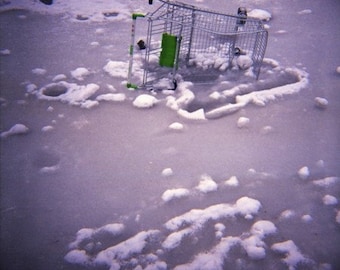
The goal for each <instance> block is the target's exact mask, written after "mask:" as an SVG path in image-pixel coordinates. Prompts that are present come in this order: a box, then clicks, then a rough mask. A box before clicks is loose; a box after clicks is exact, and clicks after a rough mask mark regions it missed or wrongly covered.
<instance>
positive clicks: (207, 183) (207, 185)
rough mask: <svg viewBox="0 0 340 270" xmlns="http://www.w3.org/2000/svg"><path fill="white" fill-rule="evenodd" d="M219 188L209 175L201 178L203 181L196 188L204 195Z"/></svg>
mask: <svg viewBox="0 0 340 270" xmlns="http://www.w3.org/2000/svg"><path fill="white" fill-rule="evenodd" d="M217 188H218V186H217V184H216V182H215V181H214V180H213V179H212V178H211V177H210V176H209V175H207V174H204V175H202V176H201V180H200V182H199V184H198V186H197V187H196V189H198V190H199V191H200V192H202V193H208V192H211V191H215V190H217Z"/></svg>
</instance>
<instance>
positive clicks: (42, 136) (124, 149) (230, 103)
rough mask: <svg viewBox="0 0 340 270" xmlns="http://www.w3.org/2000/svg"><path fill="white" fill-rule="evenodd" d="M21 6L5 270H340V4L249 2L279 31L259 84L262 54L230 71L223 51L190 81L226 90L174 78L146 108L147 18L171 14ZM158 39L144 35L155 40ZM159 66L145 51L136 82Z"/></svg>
mask: <svg viewBox="0 0 340 270" xmlns="http://www.w3.org/2000/svg"><path fill="white" fill-rule="evenodd" d="M183 1H184V2H186V3H187V4H195V5H199V6H201V7H206V8H209V9H218V10H219V11H221V12H224V11H226V12H228V13H229V12H230V11H236V10H237V7H238V6H239V2H238V1H234V0H232V1H230V3H228V5H227V6H225V5H224V4H222V2H221V1H217V0H211V1H198V0H196V1H193V0H183ZM5 2H6V4H5ZM5 2H4V3H3V4H1V5H0V9H1V11H2V12H1V13H0V20H1V22H0V25H1V27H0V29H1V44H0V57H1V73H0V76H1V78H0V79H1V94H0V105H1V137H2V138H5V137H6V139H2V140H1V186H2V193H1V216H2V218H1V228H2V229H1V230H2V241H1V243H0V244H1V249H2V250H3V251H4V255H3V256H2V261H1V263H2V264H4V265H5V268H6V269H23V268H27V267H30V268H34V269H37V270H38V269H65V270H66V269H75V268H77V269H78V268H79V269H82V268H86V269H102V268H110V269H111V270H113V269H136V270H137V269H158V270H159V269H214V270H215V269H225V268H226V267H230V268H232V269H287V268H288V269H298V268H299V267H300V268H304V267H305V268H306V269H314V268H315V269H316V268H318V269H330V268H332V269H337V267H338V265H339V263H338V259H337V258H338V254H337V251H338V250H339V242H340V240H339V234H338V226H339V224H340V211H339V207H338V199H339V197H338V194H339V187H340V186H339V175H340V172H339V163H338V160H339V153H340V151H339V147H338V146H339V144H338V138H339V134H338V130H337V127H338V126H339V123H338V119H339V118H338V115H339V113H340V112H339V108H338V107H337V105H336V104H338V103H339V93H338V91H336V89H337V85H338V79H339V73H340V70H339V69H340V67H339V62H337V61H338V58H337V57H336V56H337V55H338V51H337V50H336V49H337V48H339V46H340V44H339V40H338V38H337V36H336V35H334V33H333V32H334V31H333V30H332V29H338V28H339V20H338V14H339V9H338V6H337V5H335V4H334V3H331V2H329V1H328V2H327V1H326V2H327V3H322V5H321V4H320V3H319V2H320V1H315V2H314V1H312V2H310V1H292V0H288V1H284V2H275V1H266V0H265V1H262V0H261V1H245V2H244V3H242V4H244V5H245V6H246V7H247V10H248V11H249V10H250V11H249V12H248V15H249V16H250V15H252V16H255V17H256V16H257V17H258V18H260V19H261V20H265V21H267V22H266V23H267V26H266V27H267V28H270V35H269V43H268V48H267V52H266V58H265V59H264V62H263V65H262V71H261V74H260V77H259V80H258V81H256V80H255V79H254V78H253V77H252V76H253V75H252V71H251V70H252V69H251V62H250V61H249V60H250V59H249V56H248V55H242V57H239V58H237V59H235V61H233V63H231V65H232V66H230V67H228V64H229V63H228V62H227V61H226V59H224V58H223V57H216V56H214V54H213V52H217V51H218V50H220V49H221V48H223V46H226V45H223V46H222V47H218V46H210V44H209V45H208V46H207V50H206V51H202V52H200V53H198V54H197V55H196V58H194V59H191V64H192V65H193V66H191V67H190V68H201V69H214V71H215V72H221V71H224V70H226V73H225V74H226V75H225V76H224V75H223V76H219V77H217V78H216V80H215V79H214V81H207V82H204V83H203V84H200V83H196V82H194V81H193V82H191V81H190V80H188V81H185V80H183V79H182V78H181V77H180V76H179V77H178V88H177V90H176V91H172V90H171V91H170V90H167V89H169V88H170V87H171V83H170V87H169V79H167V78H162V79H161V80H160V81H159V83H158V84H157V87H156V88H157V90H155V91H151V92H149V93H147V92H145V91H143V90H137V91H127V89H126V87H125V85H126V78H127V70H128V60H129V44H128V43H129V41H130V38H131V36H130V34H131V13H132V12H143V13H145V14H146V13H147V12H149V11H152V10H154V9H155V8H156V7H158V4H159V3H158V1H154V2H155V3H154V5H152V6H149V5H148V4H147V1H144V0H143V1H142V0H127V1H125V0H117V1H115V3H114V5H113V4H112V1H111V2H110V1H97V3H96V5H93V3H92V2H93V1H90V0H85V1H80V2H79V1H75V0H70V1H63V0H59V1H55V4H54V5H52V6H51V7H46V6H45V5H42V4H41V3H40V2H39V1H33V0H29V1H19V0H13V1H5ZM7 2H8V3H7ZM9 2H10V3H9ZM307 2H308V3H307ZM5 10H11V11H5ZM27 10H28V11H27ZM32 10H33V11H38V12H40V14H38V13H35V12H32ZM265 10H268V11H269V12H267V11H265ZM53 14H54V15H53ZM55 14H56V16H55ZM271 14H273V16H272V15H271ZM287 18H289V20H288V19H287ZM268 20H269V21H268ZM320 21H322V22H324V23H322V24H320ZM146 23H147V22H146V21H145V22H142V21H139V22H138V24H137V31H140V32H139V33H138V34H139V35H138V36H143V38H144V37H145V35H146V34H145V33H146V31H144V30H146V29H145V25H146ZM325 25H327V26H329V27H328V28H327V27H326V28H325ZM18 29H20V31H18ZM332 31H333V32H332ZM306 32H308V33H309V34H308V35H306ZM18 33H20V35H19V34H18ZM140 34H141V35H140ZM325 36H327V37H328V38H327V39H325ZM150 46H152V44H151V45H150ZM320 46H321V47H322V50H323V51H326V52H327V55H331V56H332V57H326V56H325V54H320V53H317V51H318V48H320ZM209 52H210V53H209ZM144 54H145V52H143V51H139V50H136V52H135V56H134V66H133V79H134V80H136V81H139V80H141V78H142V75H143V74H142V71H143V59H144ZM151 57H152V59H151V62H152V65H155V66H157V64H158V61H159V57H158V56H157V55H152V56H151ZM77 67H79V68H77ZM227 67H228V68H229V69H227ZM243 69H245V70H243ZM222 73H223V72H222ZM158 90H160V91H158ZM145 94H148V96H149V97H147V98H146V97H145V96H143V95H145ZM141 96H142V97H141ZM138 98H139V99H140V100H139V101H138V102H136V100H138ZM111 101H112V102H111ZM134 103H138V104H139V105H141V104H142V105H141V106H142V107H143V106H146V107H147V108H150V110H139V109H138V108H137V107H135V106H132V105H134ZM156 103H157V106H154V105H155V104H156ZM68 104H70V105H75V106H68ZM253 105H256V106H253ZM257 106H260V107H257ZM81 108H86V109H87V110H82V109H81ZM245 116H246V117H245ZM245 118H247V119H248V123H247V120H246V119H245ZM240 119H241V120H242V119H243V120H244V125H245V126H246V127H247V128H246V129H239V128H238V122H239V121H240V122H242V121H241V120H240ZM249 119H251V125H248V124H250V122H249ZM192 120H204V121H192ZM15 123H24V124H25V126H24V127H23V126H20V125H19V126H17V125H15ZM21 125H22V124H21ZM26 125H27V126H26ZM10 127H13V129H12V128H10ZM27 127H29V130H28V128H27ZM28 131H29V135H27V136H11V135H15V134H26V132H28ZM177 131H179V132H177ZM39 149H43V151H40V150H39ZM51 157H52V158H51ZM51 160H52V161H53V162H51ZM302 166H303V167H305V168H308V170H307V169H303V167H302ZM301 167H302V168H301ZM249 168H254V169H249ZM299 168H301V170H300V169H299ZM173 172H175V174H173ZM202 174H203V175H205V176H204V177H203V179H200V176H201V175H202ZM297 176H298V177H299V178H301V180H302V179H304V181H296V179H297ZM248 196H249V197H248ZM56 220H57V222H56ZM42 224H43V225H44V226H42ZM105 224H106V225H105ZM325 224H326V225H325ZM82 227H85V228H84V229H80V230H79V228H82ZM77 231H78V233H76V232H77ZM3 232H4V233H3ZM288 239H289V240H288ZM68 244H69V250H68V251H66V252H65V248H66V247H67V245H68ZM273 253H277V254H273ZM63 257H64V259H65V261H63V260H62V258H63ZM281 258H282V261H281Z"/></svg>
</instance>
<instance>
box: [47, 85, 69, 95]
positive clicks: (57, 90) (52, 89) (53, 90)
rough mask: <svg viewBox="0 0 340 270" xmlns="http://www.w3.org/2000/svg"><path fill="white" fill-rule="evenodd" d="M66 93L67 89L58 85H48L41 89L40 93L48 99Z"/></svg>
mask: <svg viewBox="0 0 340 270" xmlns="http://www.w3.org/2000/svg"><path fill="white" fill-rule="evenodd" d="M66 92H67V87H66V86H64V85H60V84H50V85H48V86H46V87H45V89H43V91H42V93H43V95H45V96H49V97H58V96H60V95H62V94H65V93H66Z"/></svg>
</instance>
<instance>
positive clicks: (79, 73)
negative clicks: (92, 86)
mask: <svg viewBox="0 0 340 270" xmlns="http://www.w3.org/2000/svg"><path fill="white" fill-rule="evenodd" d="M88 75H90V71H89V70H88V69H87V68H84V67H79V68H76V69H75V70H72V71H71V76H72V77H73V78H75V79H76V80H78V81H83V80H84V78H85V77H86V76H88Z"/></svg>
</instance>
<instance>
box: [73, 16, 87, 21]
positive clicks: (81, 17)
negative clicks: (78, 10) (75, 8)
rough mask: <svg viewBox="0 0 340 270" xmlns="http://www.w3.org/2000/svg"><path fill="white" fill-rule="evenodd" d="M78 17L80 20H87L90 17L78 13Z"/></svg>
mask: <svg viewBox="0 0 340 270" xmlns="http://www.w3.org/2000/svg"><path fill="white" fill-rule="evenodd" d="M76 19H77V20H79V21H87V20H88V19H89V17H87V16H84V15H80V14H78V15H77V17H76Z"/></svg>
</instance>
